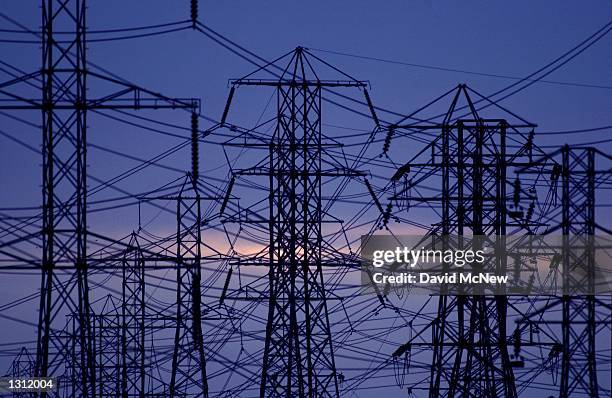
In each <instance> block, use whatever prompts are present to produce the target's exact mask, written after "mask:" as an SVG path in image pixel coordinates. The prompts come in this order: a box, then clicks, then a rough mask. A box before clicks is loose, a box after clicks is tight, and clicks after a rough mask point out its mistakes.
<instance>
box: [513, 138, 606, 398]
mask: <svg viewBox="0 0 612 398" xmlns="http://www.w3.org/2000/svg"><path fill="white" fill-rule="evenodd" d="M598 155H599V156H601V157H602V158H606V159H608V160H609V159H610V157H609V156H608V155H606V154H603V153H601V152H600V151H598V150H597V149H595V148H590V147H570V146H568V145H565V146H563V147H562V148H560V149H559V150H557V151H554V152H552V153H548V154H546V155H544V156H542V157H541V158H539V159H538V160H537V161H534V163H533V165H532V166H531V167H529V168H525V169H524V170H521V173H522V174H536V175H543V176H547V177H548V178H547V179H545V180H544V181H545V182H546V186H547V189H548V191H549V192H550V194H551V197H553V198H555V199H554V200H555V202H556V201H557V198H559V199H560V204H556V206H555V211H553V212H551V213H553V214H552V215H551V216H550V222H549V223H550V226H549V228H548V229H547V230H546V231H545V232H544V233H545V234H546V235H552V234H558V233H561V235H562V239H563V242H562V246H563V248H562V249H561V250H560V253H559V265H560V266H561V268H560V269H559V268H557V271H558V273H559V278H560V279H562V281H563V283H562V291H561V292H560V293H562V295H561V296H560V297H558V298H555V299H554V300H548V301H546V302H543V303H540V305H538V307H536V308H535V309H534V310H533V311H531V312H530V313H529V314H527V315H526V316H525V320H529V322H531V323H533V324H535V325H537V327H538V328H543V327H545V326H547V327H549V328H552V330H554V331H555V336H556V338H557V339H556V340H554V341H552V344H553V349H552V350H551V357H554V358H560V362H561V372H560V383H559V396H560V397H571V396H573V395H575V394H587V395H588V396H590V397H598V396H600V394H601V392H602V390H601V387H600V385H599V383H598V370H597V351H596V347H597V345H598V343H597V342H598V339H602V338H605V334H604V335H603V336H602V335H600V334H599V332H600V331H601V329H602V326H603V325H606V324H607V322H608V321H606V318H607V317H609V312H608V313H607V314H606V311H605V309H606V308H607V307H608V308H609V306H608V305H607V304H605V303H603V302H601V301H600V297H598V296H596V295H594V294H595V293H596V292H597V289H596V287H595V283H597V276H596V272H597V268H598V264H597V262H596V260H597V256H596V250H595V246H594V243H595V242H594V240H595V235H596V233H597V231H598V230H600V228H601V226H600V225H599V224H597V222H596V219H595V209H596V206H595V198H596V190H597V187H598V186H599V185H600V184H601V183H603V182H604V181H605V180H606V179H607V176H609V175H610V174H611V173H612V172H611V171H610V170H609V169H608V170H606V169H602V170H597V169H596V158H597V157H598ZM559 188H560V189H559ZM602 231H603V232H604V233H607V231H606V230H605V229H603V230H602ZM585 293H587V294H586V295H585ZM556 310H560V321H559V320H558V319H550V318H548V317H543V316H542V314H544V313H546V312H551V311H553V312H554V311H556Z"/></svg>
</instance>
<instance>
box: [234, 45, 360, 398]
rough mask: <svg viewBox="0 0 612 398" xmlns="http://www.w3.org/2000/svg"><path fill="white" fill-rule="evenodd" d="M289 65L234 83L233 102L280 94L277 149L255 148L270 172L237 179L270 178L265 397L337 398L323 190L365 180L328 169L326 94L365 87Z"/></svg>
mask: <svg viewBox="0 0 612 398" xmlns="http://www.w3.org/2000/svg"><path fill="white" fill-rule="evenodd" d="M285 57H286V58H287V59H289V62H288V64H287V66H286V67H285V69H284V70H283V71H282V73H281V74H280V76H279V78H278V79H277V80H265V79H252V78H250V77H251V76H252V75H253V73H255V72H253V73H251V74H249V75H247V76H245V77H244V78H242V79H238V80H235V81H233V82H232V86H233V87H232V92H231V93H230V100H229V101H231V97H232V95H233V92H234V89H235V88H236V87H239V86H270V87H273V88H275V90H276V101H277V112H276V117H277V120H276V123H277V124H276V129H275V131H274V135H273V138H272V142H270V143H266V144H261V143H259V144H254V145H265V146H268V147H269V157H268V165H267V167H266V166H263V167H262V166H256V167H254V168H251V169H245V170H240V171H237V172H236V175H240V176H248V175H259V176H267V177H268V188H269V196H268V206H269V219H268V228H269V231H268V232H269V247H268V262H269V263H268V264H269V270H268V277H269V305H268V318H267V325H266V338H265V347H264V352H263V363H262V368H261V382H260V390H259V396H260V397H262V398H263V397H338V396H339V389H338V372H337V370H336V364H335V359H334V347H333V342H332V333H331V330H330V324H329V317H328V308H327V300H328V297H327V292H326V290H325V282H324V278H323V265H324V264H323V261H322V244H323V237H322V234H321V224H322V219H323V215H324V212H323V210H322V208H321V189H322V187H321V184H322V179H323V178H324V177H340V176H350V175H358V174H356V173H352V172H349V171H347V170H334V169H331V170H327V169H325V168H324V167H323V165H322V158H323V154H324V147H325V145H326V144H324V143H322V139H321V115H322V109H321V92H322V90H324V89H326V88H333V87H359V88H364V87H365V83H363V82H360V81H357V80H354V79H352V78H350V76H348V75H345V74H343V76H344V77H349V78H350V79H351V80H321V79H319V77H318V76H317V73H316V72H315V70H314V69H313V63H312V61H314V60H313V58H316V57H313V56H312V55H311V54H309V53H307V51H306V50H304V49H303V48H300V47H298V48H296V49H295V50H294V51H293V52H291V53H290V54H288V55H286V56H285ZM281 59H282V58H281ZM277 61H278V60H277ZM328 66H329V65H328ZM229 101H228V106H229ZM227 111H228V108H227V107H226V111H225V113H224V116H223V118H222V120H223V121H224V120H225V118H226V116H227ZM332 145H336V144H332ZM245 146H248V144H245Z"/></svg>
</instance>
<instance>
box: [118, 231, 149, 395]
mask: <svg viewBox="0 0 612 398" xmlns="http://www.w3.org/2000/svg"><path fill="white" fill-rule="evenodd" d="M122 281H123V284H122V294H121V297H122V300H121V316H122V319H123V326H122V329H121V390H120V391H121V396H122V397H124V398H127V397H144V395H145V363H146V350H145V335H146V331H145V315H146V303H145V258H144V255H143V253H142V250H141V249H140V244H139V242H138V236H137V235H136V234H135V233H133V234H132V236H131V238H130V241H129V244H128V248H127V249H126V250H125V254H124V258H123V261H122Z"/></svg>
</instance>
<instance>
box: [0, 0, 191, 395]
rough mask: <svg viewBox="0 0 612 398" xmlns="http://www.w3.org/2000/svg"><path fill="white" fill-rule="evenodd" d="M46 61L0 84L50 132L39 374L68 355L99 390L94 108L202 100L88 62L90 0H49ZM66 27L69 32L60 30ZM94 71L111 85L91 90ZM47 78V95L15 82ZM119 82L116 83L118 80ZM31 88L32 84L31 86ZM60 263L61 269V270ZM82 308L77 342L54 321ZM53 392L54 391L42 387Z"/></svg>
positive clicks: (9, 104)
mask: <svg viewBox="0 0 612 398" xmlns="http://www.w3.org/2000/svg"><path fill="white" fill-rule="evenodd" d="M41 4H42V41H41V44H42V67H41V69H40V71H37V72H34V73H30V74H27V75H25V76H21V77H19V78H16V79H13V80H11V81H8V82H5V83H3V84H2V85H1V89H0V96H2V98H3V100H4V101H3V103H2V105H0V109H10V110H20V109H21V110H40V111H41V112H42V126H43V129H42V132H43V146H42V155H43V228H42V231H41V234H42V246H43V256H42V264H41V273H42V277H41V285H40V306H39V308H40V312H39V321H38V339H37V353H36V366H35V375H36V376H43V377H44V376H49V375H55V376H57V375H61V374H63V371H64V365H65V363H68V362H67V361H65V358H68V357H71V356H72V357H74V358H75V360H76V363H74V364H73V366H72V368H73V369H74V370H75V371H76V372H78V376H74V375H73V376H72V377H78V378H79V381H78V382H76V381H75V391H76V392H75V394H77V395H79V396H93V395H95V394H96V392H95V391H96V388H95V383H96V374H95V363H94V358H93V355H94V353H93V352H92V335H91V319H90V318H91V314H90V308H91V307H90V303H89V287H88V265H87V244H86V242H87V234H88V230H87V216H86V213H87V210H86V209H87V181H86V169H87V130H88V125H87V112H88V110H91V109H97V110H103V109H163V108H167V109H190V110H192V111H197V110H199V101H198V100H193V99H172V98H168V97H165V96H163V95H161V94H157V93H154V92H152V91H149V90H146V89H144V88H141V87H138V86H135V85H132V84H129V83H125V82H123V81H119V80H117V79H113V78H109V77H106V76H103V75H100V74H98V73H96V72H92V71H90V70H88V68H87V59H86V8H87V7H86V1H85V0H42V1H41ZM58 31H62V40H57V39H56V38H55V32H58ZM91 78H94V79H95V80H98V81H100V82H104V84H105V87H106V88H107V89H108V87H111V89H110V90H109V91H108V92H107V93H106V94H105V95H104V96H102V97H99V98H95V99H91V98H88V95H87V93H88V89H89V82H90V80H91ZM38 82H39V83H40V84H41V85H42V99H40V98H28V97H24V96H23V95H21V94H18V93H15V92H13V91H12V89H15V88H18V87H20V86H23V85H30V86H32V85H34V86H36V84H35V83H38ZM113 86H114V87H113ZM28 91H31V90H26V92H28ZM58 269H61V271H62V272H56V271H57V270H58ZM69 314H74V315H75V316H76V320H75V322H76V329H75V333H76V336H77V337H76V341H75V342H73V343H74V346H73V347H72V348H71V350H72V351H73V352H74V354H70V353H69V352H68V351H66V349H67V346H66V345H65V344H63V343H62V341H61V336H60V335H59V331H58V329H54V327H53V325H54V323H55V322H57V321H58V318H62V317H63V316H66V315H69ZM41 395H43V396H44V395H47V393H41Z"/></svg>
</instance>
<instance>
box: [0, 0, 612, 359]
mask: <svg viewBox="0 0 612 398" xmlns="http://www.w3.org/2000/svg"><path fill="white" fill-rule="evenodd" d="M34 4H37V2H17V1H12V2H7V3H5V4H3V7H2V9H1V10H0V11H1V12H2V13H4V14H6V15H8V16H10V17H11V18H14V19H15V20H16V21H18V22H20V23H22V24H24V25H26V26H27V27H29V28H30V29H33V30H38V29H39V28H40V20H41V17H40V9H39V7H38V6H34ZM88 11H89V13H88V23H89V28H90V29H92V30H97V29H111V28H121V27H131V26H142V25H151V24H157V23H166V22H175V21H179V20H184V19H188V18H189V2H188V1H186V0H184V1H180V2H179V1H173V2H168V1H161V0H151V1H149V0H147V1H146V2H145V1H121V0H107V1H104V2H93V1H92V2H91V4H90V5H89V10H88ZM611 17H612V5H611V3H610V2H609V1H607V0H599V1H590V2H588V6H585V4H584V3H581V2H575V1H560V2H558V1H555V2H553V1H545V2H543V1H540V2H533V1H526V0H521V1H514V2H489V1H484V0H479V1H472V2H461V3H460V2H452V1H434V0H416V1H401V0H392V1H378V2H374V1H371V0H370V1H364V0H356V1H342V2H339V1H335V2H330V1H322V0H316V1H310V2H307V3H306V2H297V1H289V2H287V1H280V0H274V1H270V0H265V1H249V0H234V1H202V0H201V1H200V20H201V21H202V22H203V23H204V24H206V25H208V26H210V27H211V28H212V29H214V30H216V31H218V32H219V33H221V34H223V35H225V36H226V37H228V38H230V39H232V40H234V41H235V42H236V43H238V44H240V45H242V46H244V47H245V48H247V49H249V50H251V51H253V52H255V53H257V54H259V55H260V56H262V57H264V58H266V59H273V58H276V57H277V56H279V55H281V54H283V53H286V52H287V51H289V50H291V49H292V48H294V47H296V46H297V45H301V46H304V47H308V48H311V49H313V52H314V53H315V54H316V55H317V56H319V57H321V58H323V59H325V60H327V61H329V62H330V63H332V64H334V65H336V66H338V67H339V68H341V69H343V70H344V71H346V72H347V73H349V74H350V75H352V76H354V77H356V78H358V79H362V80H369V81H370V83H371V90H370V94H371V96H372V99H373V101H374V102H375V104H376V105H377V106H380V107H383V108H386V109H391V110H393V111H395V112H399V113H403V114H408V113H411V112H412V111H414V110H415V109H417V108H419V107H420V106H422V105H423V104H425V103H426V102H428V101H429V100H431V99H433V98H435V97H437V96H438V95H440V94H441V93H442V92H445V91H447V90H449V89H450V88H451V87H453V86H455V85H456V84H457V83H467V84H468V85H470V86H471V87H473V88H474V89H476V90H477V91H479V92H481V93H483V94H489V93H492V92H495V91H496V90H498V89H500V88H502V87H505V86H507V85H509V84H511V83H512V82H513V80H510V79H505V78H499V77H487V76H478V75H474V74H466V73H460V72H451V71H441V70H435V69H432V68H422V67H417V66H408V65H399V64H391V63H384V62H377V61H372V60H364V59H357V58H351V57H346V56H341V55H335V54H329V53H324V52H320V51H315V50H314V49H319V50H328V51H336V52H343V53H348V54H355V55H361V56H368V57H377V58H381V59H387V60H392V61H398V62H404V63H411V64H420V65H424V66H431V67H441V68H449V69H457V70H465V71H472V72H479V73H488V74H497V75H506V76H514V77H524V76H526V75H528V74H529V73H531V72H533V71H534V70H536V69H538V68H539V67H541V66H543V65H545V64H546V63H548V62H549V61H551V60H553V59H554V58H556V57H557V56H559V55H560V54H562V53H564V52H565V51H567V50H569V49H570V48H571V47H573V46H574V45H576V44H578V43H579V42H580V41H582V40H583V39H584V38H586V37H587V36H589V35H590V34H592V33H593V32H595V31H596V30H597V29H598V28H599V27H601V26H603V25H604V24H606V23H607V22H608V21H609V20H610V18H611ZM13 28H15V26H14V25H11V24H10V23H9V22H8V21H6V20H5V19H3V18H0V29H13ZM4 36H6V34H5V33H0V37H4ZM6 37H7V38H8V36H6ZM90 37H93V36H90ZM11 38H13V36H11ZM20 38H23V39H32V38H33V37H32V36H27V35H24V36H21V37H20ZM611 50H612V36H607V37H605V38H604V39H602V40H600V41H599V42H598V43H597V44H595V45H594V46H593V47H591V48H589V49H588V50H586V51H585V52H584V53H582V54H581V55H580V56H578V57H577V58H576V59H574V60H572V61H571V62H570V63H568V64H567V65H565V66H564V67H563V68H561V69H559V70H558V71H556V72H554V73H553V74H552V75H550V76H548V77H547V78H546V80H550V81H556V82H564V83H580V84H587V85H596V86H601V87H577V86H572V85H564V84H556V83H543V82H541V83H537V84H534V85H533V86H531V87H529V88H528V89H526V90H524V91H522V92H521V93H519V94H517V95H515V96H513V97H511V98H509V99H507V100H505V101H503V105H504V106H506V107H507V108H509V109H511V110H513V111H514V112H515V113H517V114H519V115H521V116H523V117H524V118H526V119H527V120H529V121H531V122H534V123H536V124H538V126H539V128H538V129H537V130H536V132H537V131H558V130H572V129H581V128H592V127H601V126H609V125H612V123H611V121H610V109H611V105H612V56H610V54H611ZM40 58H41V57H40V46H39V45H38V44H21V45H17V44H7V43H0V61H4V62H6V63H9V64H10V65H12V66H15V67H18V68H20V69H23V70H25V71H28V72H31V71H35V70H37V69H38V68H40ZM88 58H89V60H90V61H92V62H94V63H95V64H97V65H99V66H102V67H104V68H106V69H108V70H110V71H111V72H113V73H116V74H118V75H120V76H121V77H122V78H125V79H127V80H129V81H132V82H135V83H137V84H139V85H141V86H144V87H147V88H149V89H151V90H153V91H157V92H162V93H164V94H166V95H168V96H175V97H197V98H201V99H202V104H203V106H202V111H203V113H204V114H205V115H206V116H209V117H213V118H216V119H218V118H219V117H220V115H221V113H222V111H223V107H224V105H225V99H226V97H227V94H228V91H229V88H228V79H231V78H237V77H241V76H243V75H245V74H247V73H248V72H250V71H252V70H253V69H254V67H253V66H252V65H250V64H248V63H246V62H245V61H243V60H241V59H240V58H238V57H236V56H235V55H233V54H231V53H230V52H228V51H227V50H226V49H224V48H222V47H221V46H219V45H218V44H216V43H214V42H212V41H211V40H209V39H208V38H206V37H204V36H203V35H202V34H200V33H198V32H196V31H191V30H187V31H183V32H179V33H172V34H169V35H166V36H156V37H154V38H147V39H133V40H128V41H120V42H102V43H90V44H89V53H88ZM322 78H325V76H322ZM8 79H10V77H9V76H8V75H6V74H4V73H3V72H1V71H0V81H5V80H8ZM97 88H99V87H97V86H95V85H92V87H91V91H90V95H91V96H92V97H96V96H97V94H96V89H97ZM353 96H354V97H358V93H357V92H353ZM268 97H269V93H264V94H263V95H256V94H253V93H251V92H250V91H248V90H244V91H243V90H241V91H240V92H239V97H238V100H237V101H236V104H235V107H236V108H235V109H236V111H234V109H233V111H232V113H231V114H230V121H231V122H233V123H236V124H238V125H244V126H253V124H254V123H255V121H256V120H257V119H258V118H259V116H260V114H261V113H262V111H263V110H264V105H265V104H266V102H267V99H268ZM360 99H361V98H360ZM326 109H327V108H326ZM326 112H328V113H326V115H329V119H328V120H331V121H329V123H332V124H339V125H342V126H345V127H352V128H355V129H364V130H367V129H371V128H372V126H373V123H372V121H371V120H367V119H364V118H360V117H358V116H353V115H350V116H348V117H347V116H346V114H345V113H342V112H340V111H338V110H337V109H333V108H330V109H329V111H327V110H326ZM143 115H146V116H152V115H153V114H151V113H146V114H143ZM20 116H21V117H23V118H25V119H27V120H28V121H30V122H32V123H37V124H38V123H40V114H39V113H37V112H24V113H23V114H22V115H20ZM155 117H156V118H157V119H158V120H164V121H167V122H170V123H175V124H181V125H184V126H186V127H187V126H189V115H188V114H186V113H183V112H180V111H174V112H166V111H161V112H160V113H156V114H155ZM385 117H386V118H388V119H389V120H392V118H391V117H389V116H388V115H387V116H385ZM203 127H206V126H203ZM0 130H2V131H4V132H5V133H8V134H10V135H12V136H14V137H18V138H19V139H21V140H23V141H25V142H26V143H28V144H29V145H32V146H34V147H39V146H40V145H41V135H40V132H39V131H38V130H36V129H35V128H32V127H28V126H26V125H24V124H23V123H19V122H16V121H14V120H11V119H9V118H7V117H5V116H3V115H0ZM611 132H612V129H609V130H600V131H596V132H592V133H586V134H575V135H567V136H564V137H558V136H540V137H538V136H537V133H536V140H537V141H536V142H538V143H539V144H540V145H550V144H555V145H556V144H562V143H565V142H568V143H572V142H587V141H597V140H600V139H605V138H608V137H609V135H610V133H611ZM178 133H179V134H181V132H178ZM346 133H347V130H342V129H335V130H334V129H331V130H329V131H327V134H328V135H330V136H334V135H340V134H346ZM182 134H184V136H185V137H188V133H187V132H182ZM217 141H219V140H217ZM89 142H90V143H91V144H94V145H99V146H104V147H106V148H110V149H113V150H118V151H122V152H125V153H128V154H131V155H133V156H137V157H139V158H143V159H146V158H149V157H151V156H153V155H155V154H158V153H160V152H162V151H164V150H165V149H167V148H168V147H170V146H172V145H176V144H178V143H180V142H181V140H180V139H177V138H169V137H162V136H159V135H155V134H150V133H145V132H142V131H141V130H139V129H136V128H129V127H126V126H124V125H121V124H117V123H116V122H113V121H110V120H108V119H105V118H102V117H96V116H92V117H91V119H90V132H89ZM600 148H601V149H602V150H604V151H607V152H609V151H610V149H611V148H612V143H608V144H605V145H603V146H600ZM417 150H418V148H416V147H413V146H410V145H406V151H408V153H414V152H416V151H417ZM189 156H190V154H189V147H187V148H185V149H184V150H183V151H180V152H179V153H177V154H176V155H174V156H172V157H170V158H168V159H165V160H164V161H163V162H162V163H163V164H165V165H168V166H172V167H175V168H178V169H185V170H187V169H188V168H189ZM247 158H248V156H247ZM40 164H41V157H40V155H39V154H35V153H33V152H30V151H28V150H27V149H25V148H23V147H21V146H19V145H17V144H15V143H14V142H12V141H10V140H9V139H7V138H6V137H4V136H0V186H1V187H2V189H0V208H6V207H15V206H39V205H40V203H41V197H40V184H41V171H40ZM200 164H201V166H200V167H201V170H202V174H204V175H206V173H210V175H211V176H215V177H218V178H221V179H222V178H224V177H225V176H226V174H227V167H226V163H225V158H224V157H223V155H222V153H221V152H220V151H219V150H218V146H217V145H213V144H210V145H209V144H203V145H202V148H201V159H200ZM134 165H135V163H134V162H132V161H129V160H125V159H121V158H117V157H116V156H114V155H112V154H109V153H107V152H102V151H100V150H97V149H96V148H95V147H94V148H90V151H89V166H90V168H89V171H90V173H91V174H92V175H94V176H96V177H98V178H101V179H108V178H110V177H113V176H115V175H117V174H120V173H121V172H122V171H124V170H126V169H128V168H130V167H133V166H134ZM178 176H179V173H177V172H173V171H169V170H162V169H157V168H153V169H147V170H146V171H144V172H142V173H139V174H137V175H135V176H134V177H133V178H128V179H126V180H124V181H122V182H121V183H119V184H118V187H121V188H123V189H126V190H129V191H130V192H142V191H145V190H147V189H153V188H155V187H159V186H161V185H163V184H165V183H166V182H167V181H169V180H171V179H175V178H177V177H178ZM95 185H97V184H96V183H94V182H91V180H90V188H91V187H93V186H95ZM113 195H116V193H113V192H110V193H102V194H100V195H99V196H97V197H96V198H97V199H103V198H108V197H112V196H113ZM605 199H607V198H605V197H604V199H603V200H602V202H605V201H606V200H605ZM156 214H157V210H154V209H149V208H147V209H143V220H144V221H149V220H152V219H153V220H155V221H156V222H155V224H154V225H155V231H157V232H159V233H160V234H161V233H171V232H172V231H173V229H174V227H173V225H172V224H171V223H164V221H163V217H162V218H161V219H156V217H157V216H156ZM137 220H138V218H137V211H136V208H135V207H131V208H128V209H124V210H120V211H116V212H113V213H112V214H111V215H110V216H109V215H107V214H104V215H101V214H99V213H98V214H93V215H92V216H91V217H90V228H93V229H96V230H97V231H101V232H103V233H106V234H108V235H114V236H123V235H125V234H127V233H129V232H130V231H131V230H132V229H134V228H136V226H137ZM160 220H162V221H160ZM0 278H4V276H2V277H0ZM0 288H2V289H3V292H0V305H1V304H2V303H3V302H8V301H11V300H14V299H17V298H18V297H22V296H23V295H26V294H29V293H33V292H34V291H35V289H36V283H35V282H33V285H30V286H26V285H15V284H14V283H11V282H10V281H9V280H8V279H5V280H4V281H3V282H1V283H0ZM32 319H34V317H32ZM4 326H7V327H12V326H13V323H11V322H10V321H6V320H0V343H1V342H3V341H13V340H15V339H16V335H15V334H13V333H11V336H6V337H5V334H4V333H5V332H2V330H3V329H4ZM24 330H25V329H24ZM30 337H31V336H28V337H27V338H28V339H29V338H30ZM5 363H6V361H5V358H1V357H0V371H1V370H4V368H5V367H6V366H4V364H5Z"/></svg>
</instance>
